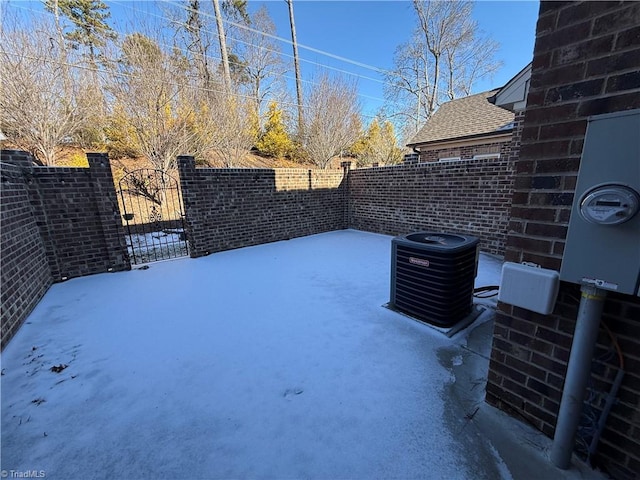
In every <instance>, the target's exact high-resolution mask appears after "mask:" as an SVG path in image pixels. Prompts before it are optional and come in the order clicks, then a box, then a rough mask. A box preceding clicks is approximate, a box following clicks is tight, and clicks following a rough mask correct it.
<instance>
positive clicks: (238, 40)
mask: <svg viewBox="0 0 640 480" xmlns="http://www.w3.org/2000/svg"><path fill="white" fill-rule="evenodd" d="M111 3H116V4H119V5H121V6H122V7H125V8H127V9H129V10H132V11H135V12H140V13H144V14H146V15H151V16H154V17H157V18H160V19H163V20H166V21H169V22H171V23H174V24H178V25H181V26H186V23H184V22H180V21H177V20H172V19H170V18H167V17H166V16H164V15H158V14H155V13H150V12H143V11H142V10H140V9H137V8H134V7H132V6H129V5H126V4H123V3H121V2H119V1H117V0H112V1H111ZM166 3H169V4H174V3H172V2H166ZM178 7H179V8H181V9H184V10H191V11H194V10H193V9H191V8H188V7H186V6H185V7H183V6H180V5H178ZM16 8H20V9H22V10H27V11H30V12H33V13H37V14H40V15H47V13H46V12H44V11H38V10H34V9H32V8H27V7H23V6H16ZM202 14H203V15H204V16H209V17H211V15H209V14H206V13H205V12H202ZM232 23H233V22H232ZM236 25H240V24H236ZM248 29H249V30H251V31H253V32H255V33H258V34H260V35H265V36H271V37H274V38H280V37H276V36H273V35H270V34H267V33H265V32H261V31H259V30H255V29H251V28H248ZM203 30H204V31H205V32H207V33H211V34H215V33H214V32H212V31H211V30H208V29H203ZM114 31H115V32H116V33H117V34H119V35H122V36H126V35H127V34H126V33H124V32H122V31H117V30H114ZM228 38H229V39H231V40H233V41H236V42H239V43H243V44H246V45H251V46H255V47H257V48H259V49H262V50H266V51H270V52H273V53H277V54H278V55H282V56H285V57H289V58H292V55H289V54H286V53H283V52H281V51H277V50H273V49H269V48H267V47H264V46H260V45H252V44H250V43H249V42H245V41H244V40H241V39H237V38H234V37H228ZM154 41H156V43H157V44H158V45H160V46H164V47H167V48H169V49H172V48H174V47H175V45H169V44H167V43H163V42H160V41H158V39H154ZM289 43H291V42H289ZM181 50H182V51H183V52H184V50H183V49H182V47H181ZM206 58H208V59H213V60H217V61H220V60H221V58H220V57H217V56H215V55H211V54H208V55H206ZM301 60H302V61H304V62H307V63H310V64H312V65H317V66H320V67H323V68H326V69H330V70H334V71H338V72H340V73H345V74H348V75H353V76H355V77H357V78H362V79H365V80H370V81H374V82H378V83H382V84H385V85H390V83H389V82H385V81H383V80H379V79H376V78H372V77H367V76H365V75H361V74H358V73H355V72H351V71H348V70H343V69H340V68H336V67H333V66H330V65H326V64H322V63H318V62H314V61H312V60H307V59H304V58H303V59H301ZM276 75H277V76H279V77H282V78H285V79H288V80H294V78H293V77H291V76H289V75H286V74H282V73H280V74H276ZM301 80H302V81H303V82H304V83H306V84H309V85H315V86H317V85H319V84H318V83H317V82H314V81H313V80H308V79H301ZM356 95H357V96H359V97H362V98H365V99H370V100H374V101H377V102H388V100H386V99H383V98H379V97H374V96H371V95H367V94H364V93H360V92H357V93H356ZM391 103H394V104H395V103H396V102H391ZM369 117H371V118H375V117H374V116H370V115H369Z"/></svg>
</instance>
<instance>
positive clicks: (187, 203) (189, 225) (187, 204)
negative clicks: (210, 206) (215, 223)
mask: <svg viewBox="0 0 640 480" xmlns="http://www.w3.org/2000/svg"><path fill="white" fill-rule="evenodd" d="M177 163H178V175H179V177H180V191H181V193H182V201H183V202H184V214H185V222H184V223H185V232H186V234H187V241H188V242H189V256H190V257H191V258H197V257H202V256H204V255H208V254H209V252H205V251H201V249H200V248H199V242H198V238H197V228H195V227H194V226H195V224H197V219H198V218H199V216H198V213H197V208H198V204H197V193H196V184H195V181H196V159H195V158H194V157H193V156H191V155H180V156H178V159H177Z"/></svg>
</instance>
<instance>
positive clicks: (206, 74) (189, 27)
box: [179, 0, 213, 88]
mask: <svg viewBox="0 0 640 480" xmlns="http://www.w3.org/2000/svg"><path fill="white" fill-rule="evenodd" d="M186 10H187V19H186V22H184V24H182V22H179V24H182V25H184V30H185V31H186V33H187V51H188V52H189V55H190V57H191V61H192V62H193V63H194V64H195V65H196V69H197V72H198V76H199V77H200V79H201V85H202V86H203V87H204V88H211V87H212V85H213V80H212V75H211V68H210V66H209V49H210V47H211V39H210V38H209V35H208V28H207V27H208V25H207V23H206V18H207V17H206V16H205V15H203V12H202V7H201V4H200V1H199V0H189V4H188V8H187V9H186Z"/></svg>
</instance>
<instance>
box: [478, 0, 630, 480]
mask: <svg viewBox="0 0 640 480" xmlns="http://www.w3.org/2000/svg"><path fill="white" fill-rule="evenodd" d="M639 25H640V3H636V2H627V3H623V2H542V3H541V7H540V16H539V19H538V25H537V34H536V44H535V51H534V59H533V71H532V77H531V87H530V91H529V96H528V102H527V110H526V113H525V119H524V127H523V132H522V145H521V151H520V158H519V160H518V161H517V162H516V163H515V171H516V177H515V181H514V194H513V207H512V212H511V220H510V222H509V234H508V238H507V247H506V255H505V258H506V260H509V261H514V262H521V261H530V262H534V263H537V264H540V265H541V266H543V267H546V268H551V269H556V270H557V269H559V268H560V265H561V262H562V254H563V251H564V241H565V237H566V233H567V226H568V221H569V216H570V210H571V204H572V202H573V194H574V190H575V185H576V179H577V172H578V168H579V164H580V156H581V153H582V146H583V141H584V134H585V129H586V120H587V117H588V116H589V115H596V114H602V113H610V112H615V111H619V110H625V109H632V108H640V73H639V71H640V27H639ZM630 161H637V159H630ZM577 297H579V290H578V287H577V286H576V285H572V284H567V283H564V282H562V284H561V291H560V295H559V299H558V302H557V304H556V307H555V310H554V312H553V314H552V315H548V316H544V315H538V314H535V313H532V312H528V311H525V310H522V309H519V308H516V307H511V306H508V305H504V304H500V305H499V312H498V314H497V317H496V327H495V335H494V344H493V352H492V360H491V365H490V372H489V383H488V385H487V401H488V402H489V403H491V404H494V405H497V406H499V407H501V408H504V409H505V410H508V411H511V412H513V413H516V414H518V415H520V416H523V417H524V418H526V419H527V420H528V421H530V422H531V423H532V424H533V425H535V426H536V427H537V428H539V429H540V430H542V431H543V432H545V433H546V434H547V435H549V436H553V433H554V428H555V423H556V417H557V412H558V408H559V402H560V398H561V392H562V387H563V382H564V376H565V373H566V362H567V360H568V356H569V350H570V347H571V342H572V336H573V331H574V328H575V318H576V315H577V304H578V300H577ZM603 323H605V324H607V325H608V326H609V328H611V330H612V331H613V334H614V335H615V336H616V337H617V339H618V342H619V344H620V347H621V348H622V351H623V353H624V360H625V364H626V367H625V370H626V375H625V378H624V381H623V383H622V387H621V390H620V392H619V393H618V401H617V403H616V404H615V405H614V407H613V410H612V412H611V414H610V417H609V419H608V422H607V427H606V429H605V431H604V434H603V437H602V439H601V443H600V447H599V452H598V454H597V456H596V458H595V459H594V461H595V462H596V463H597V464H599V465H601V466H603V467H604V468H606V469H607V470H608V471H609V472H610V473H611V474H612V475H613V476H614V477H615V478H620V479H627V478H638V472H640V411H639V408H638V405H639V404H640V353H638V352H640V300H639V299H638V297H635V296H625V295H619V294H611V295H609V296H608V299H607V301H606V304H605V311H604V315H603ZM610 348H611V341H610V340H609V338H608V337H607V335H605V334H604V332H603V333H602V335H601V338H600V346H599V350H598V353H597V355H596V357H597V359H599V360H598V361H596V362H595V364H594V371H593V375H592V385H593V386H594V387H596V388H597V389H598V390H600V391H608V389H609V387H610V385H611V381H612V376H613V372H614V370H615V365H616V359H615V357H614V358H613V359H609V360H606V361H605V360H604V359H603V358H602V357H603V355H602V352H604V351H605V350H606V349H610ZM594 401H595V403H596V405H597V406H598V407H602V402H603V398H602V397H601V396H597V398H596V399H595V400H594Z"/></svg>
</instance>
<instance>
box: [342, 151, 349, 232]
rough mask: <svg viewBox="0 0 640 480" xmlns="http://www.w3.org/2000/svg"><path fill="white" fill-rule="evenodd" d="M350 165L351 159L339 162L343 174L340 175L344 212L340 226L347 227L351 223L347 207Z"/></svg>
mask: <svg viewBox="0 0 640 480" xmlns="http://www.w3.org/2000/svg"><path fill="white" fill-rule="evenodd" d="M351 165H352V162H351V161H344V162H342V163H341V164H340V166H341V167H342V171H343V175H342V185H341V187H342V202H343V204H344V213H343V220H342V225H343V227H342V228H349V226H350V225H351V219H350V216H349V208H350V202H349V177H350V175H349V172H350V171H351Z"/></svg>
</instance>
